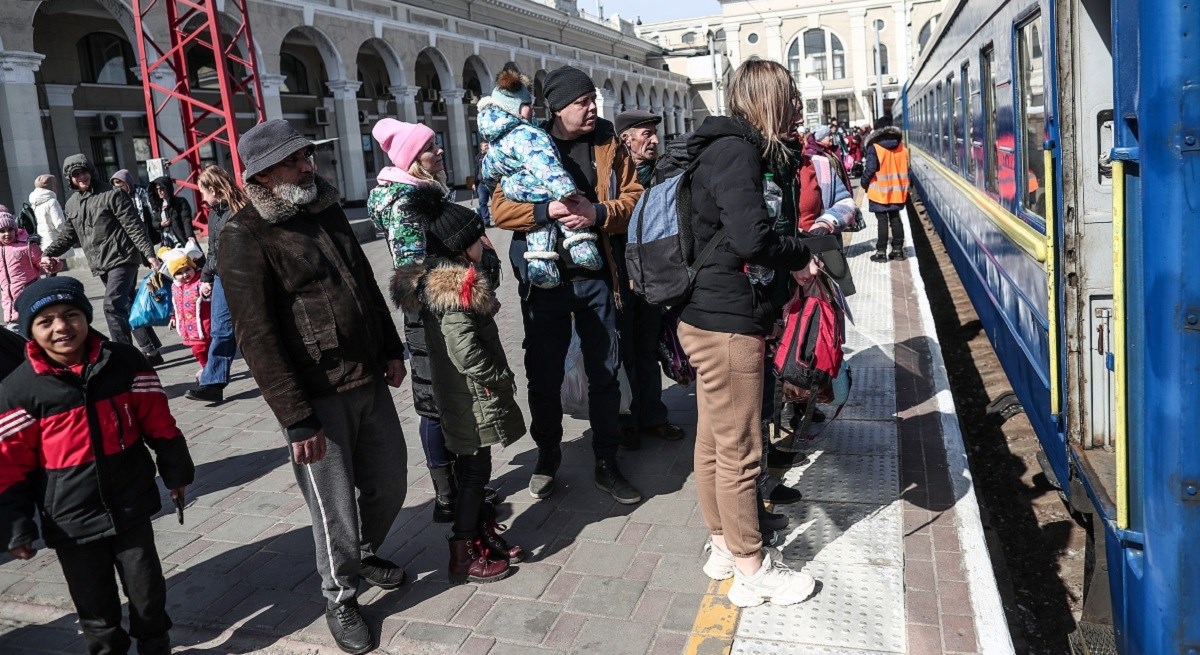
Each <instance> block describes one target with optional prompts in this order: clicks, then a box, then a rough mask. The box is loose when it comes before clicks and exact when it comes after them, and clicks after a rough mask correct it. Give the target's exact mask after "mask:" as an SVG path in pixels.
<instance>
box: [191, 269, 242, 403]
mask: <svg viewBox="0 0 1200 655" xmlns="http://www.w3.org/2000/svg"><path fill="white" fill-rule="evenodd" d="M212 286H213V289H212V328H211V330H212V343H210V344H209V345H208V363H207V364H205V365H204V371H203V372H201V373H200V385H201V386H205V387H208V386H213V387H224V386H225V385H227V384H229V368H230V367H231V366H233V358H234V356H236V355H237V340H236V339H234V338H233V317H232V316H230V314H229V303H227V302H225V287H224V286H222V285H221V276H219V275H214V276H213V283H212Z"/></svg>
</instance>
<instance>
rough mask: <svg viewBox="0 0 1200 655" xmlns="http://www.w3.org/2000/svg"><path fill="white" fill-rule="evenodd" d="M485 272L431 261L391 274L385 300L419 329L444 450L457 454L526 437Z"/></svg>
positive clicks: (492, 293) (509, 442)
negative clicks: (414, 319) (416, 317)
mask: <svg viewBox="0 0 1200 655" xmlns="http://www.w3.org/2000/svg"><path fill="white" fill-rule="evenodd" d="M495 298H496V297H495V295H494V292H493V290H492V284H491V283H490V282H489V281H488V275H487V274H486V273H484V272H482V271H481V270H480V269H478V268H476V267H474V266H466V265H464V264H462V263H459V262H456V261H449V260H445V259H430V260H428V261H427V264H426V265H425V266H405V267H402V268H399V269H397V270H396V274H395V276H394V277H393V278H392V300H393V301H394V302H395V303H396V305H397V306H398V307H400V308H402V309H404V311H405V312H406V313H408V312H417V313H419V314H420V316H421V321H422V323H423V324H424V326H425V338H426V342H427V344H428V346H429V362H430V366H431V371H432V374H433V375H432V377H433V380H432V382H433V395H434V398H435V400H436V401H437V406H438V408H439V409H440V410H441V423H442V433H443V434H444V435H445V436H446V447H447V448H449V449H450V452H453V453H455V454H458V455H472V454H474V453H475V452H476V451H477V450H479V449H480V448H485V447H487V446H492V445H495V444H501V445H505V446H507V445H509V444H511V443H513V442H514V441H516V440H517V439H519V438H520V437H521V436H522V435H524V434H525V419H524V417H523V416H522V415H521V408H520V407H519V406H518V405H517V401H516V382H515V380H514V377H513V373H512V370H511V369H510V368H509V366H508V359H507V358H506V357H505V354H504V348H503V347H502V346H501V344H500V329H499V328H498V327H497V326H496V320H495V318H494V317H493V313H494V311H495V307H494V304H495Z"/></svg>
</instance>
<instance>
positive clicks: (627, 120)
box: [614, 109, 662, 134]
mask: <svg viewBox="0 0 1200 655" xmlns="http://www.w3.org/2000/svg"><path fill="white" fill-rule="evenodd" d="M614 122H615V123H616V125H617V134H620V133H622V132H624V131H625V130H628V129H629V128H631V127H637V126H639V125H645V124H646V123H650V124H651V125H658V124H659V123H661V122H662V116H659V115H658V114H653V113H650V112H648V111H642V110H641V109H630V110H629V111H623V112H621V113H619V114H617V120H616V121H614Z"/></svg>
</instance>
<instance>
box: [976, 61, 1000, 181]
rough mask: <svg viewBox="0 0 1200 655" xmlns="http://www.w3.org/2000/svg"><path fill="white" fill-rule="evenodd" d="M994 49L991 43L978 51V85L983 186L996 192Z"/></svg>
mask: <svg viewBox="0 0 1200 655" xmlns="http://www.w3.org/2000/svg"><path fill="white" fill-rule="evenodd" d="M995 59H996V50H995V48H993V47H992V46H991V45H989V46H987V47H986V48H984V49H983V51H982V52H981V53H979V85H980V95H981V97H982V104H983V107H982V109H983V143H984V146H983V150H984V152H985V153H986V154H987V158H986V161H985V162H984V187H985V188H986V189H987V190H988V191H991V192H992V193H998V192H999V189H998V185H997V184H996V174H997V170H996V168H997V166H996V163H997V162H996V153H997V150H996V148H997V144H996V77H995V69H994V65H995Z"/></svg>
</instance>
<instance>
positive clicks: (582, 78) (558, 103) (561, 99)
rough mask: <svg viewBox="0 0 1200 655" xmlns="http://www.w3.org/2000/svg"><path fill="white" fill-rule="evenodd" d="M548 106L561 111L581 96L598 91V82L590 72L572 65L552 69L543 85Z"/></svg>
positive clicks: (552, 109)
mask: <svg viewBox="0 0 1200 655" xmlns="http://www.w3.org/2000/svg"><path fill="white" fill-rule="evenodd" d="M542 92H543V94H544V95H545V96H546V106H547V107H549V108H550V111H559V110H561V109H562V108H563V107H566V106H567V105H569V104H571V103H572V102H575V101H576V100H578V99H579V97H580V96H584V95H587V94H589V93H595V92H596V83H595V82H593V81H592V78H590V77H588V74H587V73H585V72H583V71H581V70H579V69H578V68H574V67H572V66H563V67H561V68H556V69H554V70H552V71H550V74H548V75H546V81H545V82H544V83H543V85H542Z"/></svg>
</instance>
